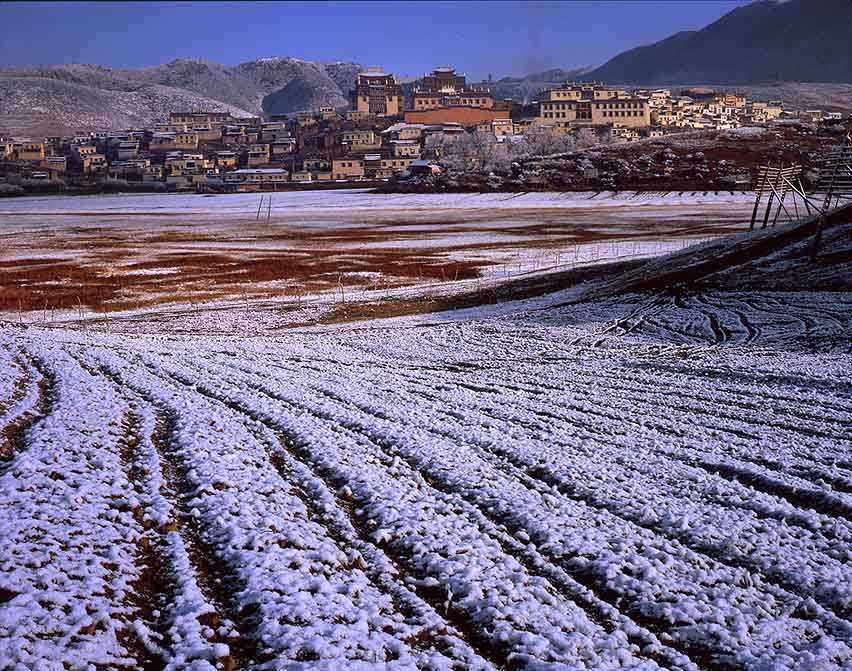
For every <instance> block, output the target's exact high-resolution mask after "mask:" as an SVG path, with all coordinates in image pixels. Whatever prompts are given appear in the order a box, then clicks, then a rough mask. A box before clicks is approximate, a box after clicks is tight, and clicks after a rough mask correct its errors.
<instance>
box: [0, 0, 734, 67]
mask: <svg viewBox="0 0 852 671" xmlns="http://www.w3.org/2000/svg"><path fill="white" fill-rule="evenodd" d="M748 2H749V0H662V1H660V0H618V1H609V2H602V1H595V2H591V1H589V2H585V1H583V2H580V1H576V2H542V1H527V2H515V1H512V0H504V1H499V0H498V1H490V2H478V1H476V2H462V1H458V2H443V1H439V0H433V1H432V2H414V1H412V2H401V1H399V2H390V1H389V2H294V3H292V4H291V3H287V2H209V3H204V2H115V3H112V2H45V3H41V2H39V3H28V2H0V67H12V66H24V65H44V64H53V63H94V64H97V65H103V66H106V67H133V68H135V67H145V66H150V65H158V64H161V63H165V62H168V61H170V60H173V59H175V58H204V59H209V60H213V61H218V62H220V63H224V64H226V65H236V64H237V63H241V62H244V61H248V60H252V59H255V58H263V57H270V56H291V57H295V58H303V59H308V60H320V61H338V60H340V61H354V62H357V63H361V64H363V65H366V66H381V67H384V68H385V69H386V70H388V71H390V72H393V73H394V74H397V75H401V76H420V75H422V74H423V73H425V72H428V71H430V70H432V69H433V68H435V67H438V66H440V65H451V66H454V67H456V68H457V69H458V70H459V71H463V72H465V73H466V74H467V75H468V77H469V78H470V79H485V78H487V77H488V75H489V74H491V75H493V76H494V78H495V79H499V78H500V77H504V76H507V75H523V74H529V73H531V72H537V71H540V70H545V69H548V68H553V67H565V68H573V67H583V66H592V65H600V64H602V63H604V62H605V61H606V60H608V59H609V58H611V57H613V56H615V55H617V54H618V53H620V52H621V51H624V50H625V49H629V48H632V47H635V46H639V45H641V44H648V43H651V42H654V41H657V40H660V39H663V38H665V37H668V36H669V35H671V34H672V33H675V32H678V31H680V30H697V29H700V28H702V27H704V26H705V25H707V24H708V23H711V22H712V21H715V20H716V19H718V18H719V17H721V16H722V15H723V14H726V13H727V12H729V11H731V10H732V9H735V8H736V7H739V6H742V5H745V4H748Z"/></svg>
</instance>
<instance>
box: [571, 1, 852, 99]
mask: <svg viewBox="0 0 852 671" xmlns="http://www.w3.org/2000/svg"><path fill="white" fill-rule="evenodd" d="M587 78H588V79H596V80H602V81H606V82H608V83H611V84H644V85H658V84H682V83H685V82H703V83H709V84H728V85H736V84H741V85H748V84H763V83H767V82H775V81H795V82H821V83H850V82H852V3H850V2H849V0H786V1H785V2H775V1H774V0H758V1H757V2H752V3H750V4H748V5H744V6H742V7H737V8H735V9H733V10H731V11H730V12H728V13H727V14H725V15H724V16H722V17H721V18H720V19H718V20H717V21H714V22H713V23H711V24H709V25H707V26H705V27H704V28H702V29H701V30H693V31H681V32H678V33H674V34H673V35H670V36H669V37H667V38H665V39H663V40H660V41H659V42H655V43H653V44H648V45H642V46H638V47H634V48H632V49H628V50H627V51H623V52H622V53H620V54H618V55H617V56H615V57H614V58H611V59H610V60H609V61H607V62H606V63H604V64H603V65H601V66H600V67H599V68H596V69H594V70H592V71H591V72H590V73H588V75H587Z"/></svg>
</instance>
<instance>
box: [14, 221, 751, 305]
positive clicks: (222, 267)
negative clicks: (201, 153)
mask: <svg viewBox="0 0 852 671" xmlns="http://www.w3.org/2000/svg"><path fill="white" fill-rule="evenodd" d="M101 214H103V213H101ZM130 214H131V213H115V212H112V213H109V214H108V215H104V216H103V217H98V218H97V219H96V220H95V221H93V222H92V224H88V221H90V217H89V215H86V214H85V213H83V214H82V215H80V214H79V213H75V214H74V215H73V217H74V218H73V219H68V218H67V217H68V216H70V215H65V214H60V215H56V214H52V213H51V214H47V213H45V214H42V215H37V214H35V213H28V214H27V215H25V216H26V217H29V219H28V220H27V222H26V223H25V224H21V222H20V218H19V219H16V220H15V223H14V224H13V225H12V227H10V229H9V230H10V232H9V233H4V232H0V249H2V250H3V251H2V252H0V311H11V312H17V311H20V312H29V311H44V312H46V313H48V312H51V311H55V310H60V311H61V310H66V311H69V310H71V311H73V310H79V311H81V312H88V311H95V312H111V311H118V310H127V309H133V308H149V307H154V306H158V305H164V304H180V303H183V304H193V303H195V304H197V303H203V302H208V301H212V300H218V299H228V298H230V299H249V298H251V299H272V298H282V297H284V298H286V297H293V298H301V297H302V296H304V295H306V294H310V293H317V292H323V291H334V290H338V289H339V288H340V287H343V288H344V289H345V288H349V289H360V290H370V289H375V290H384V289H386V288H389V287H399V286H406V285H412V284H421V283H432V282H443V281H455V280H463V279H472V278H476V277H479V276H480V275H481V274H482V273H483V271H484V270H485V269H486V268H488V267H489V266H492V265H494V264H495V263H503V262H504V261H505V260H507V259H510V258H511V257H512V255H513V254H515V253H517V252H520V251H523V250H527V256H529V250H539V251H541V253H542V255H545V254H547V255H548V256H549V257H554V258H555V255H556V254H557V253H558V252H560V250H569V249H573V246H574V245H577V244H584V243H591V242H605V241H614V240H629V241H639V240H655V239H660V238H673V237H698V236H707V235H718V234H723V233H727V232H731V231H733V230H737V229H740V228H742V225H743V221H739V220H737V218H736V214H735V213H733V214H732V213H731V211H730V210H728V211H725V210H724V209H720V210H719V211H718V216H716V215H717V212H716V211H715V210H714V209H713V208H712V207H706V208H704V210H703V211H702V214H701V215H695V213H694V212H692V211H689V210H686V211H685V212H684V213H681V209H680V208H678V207H676V206H672V210H671V214H670V215H669V216H667V217H665V218H660V217H659V213H657V214H656V217H655V216H654V215H651V216H649V217H647V218H644V219H639V218H635V217H636V214H637V211H636V210H635V208H631V207H630V205H626V206H624V207H613V208H607V209H606V210H605V211H601V210H597V209H595V208H593V207H588V208H572V209H570V210H567V209H563V208H542V209H529V208H518V209H513V210H505V211H496V210H494V209H485V208H480V209H465V210H462V211H459V212H458V213H456V214H451V213H448V212H446V211H444V212H440V213H436V211H435V210H432V211H413V212H408V211H406V218H405V219H403V218H402V217H401V216H400V214H399V212H394V211H389V212H384V213H377V214H375V215H373V216H371V218H370V220H369V221H365V220H364V217H365V215H363V214H360V216H359V215H358V214H357V213H353V214H354V216H353V218H352V219H345V220H343V221H341V222H340V223H338V222H337V221H336V220H335V221H334V222H326V221H323V223H322V225H321V226H319V225H308V226H305V225H303V224H302V223H301V222H298V223H297V222H293V221H292V220H290V221H284V222H275V221H272V222H271V223H268V224H266V223H262V224H258V223H257V222H256V221H254V220H253V219H251V220H246V219H245V218H244V217H235V218H233V219H229V220H228V221H225V222H215V223H211V224H207V223H206V222H203V221H198V220H197V219H196V218H190V217H189V216H186V215H181V216H183V217H184V218H183V219H179V218H177V217H171V218H170V219H168V220H163V221H158V220H154V221H151V222H146V223H144V224H140V223H138V218H139V217H140V216H143V215H148V214H149V213H133V214H134V217H136V218H135V219H133V218H128V217H129V215H130ZM3 216H5V215H3ZM151 216H155V215H153V213H151ZM156 216H157V217H160V216H162V215H161V214H157V215H156ZM81 221H82V222H83V223H81ZM306 221H307V223H308V224H310V219H309V218H308V219H306ZM720 221H722V222H726V223H722V224H720V223H719V222H720ZM30 222H32V223H30ZM45 223H47V224H48V225H47V226H45ZM415 225H416V226H417V228H416V229H414V228H412V226H415ZM601 225H603V226H606V228H605V229H601V228H600V226H601ZM470 235H475V236H477V237H476V238H474V239H471V238H470V237H469V236H470ZM509 236H511V237H509ZM436 238H440V243H439V244H435V243H436V242H438V240H436ZM460 253H463V254H464V258H459V254H460ZM51 317H52V315H51Z"/></svg>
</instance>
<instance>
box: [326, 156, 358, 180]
mask: <svg viewBox="0 0 852 671" xmlns="http://www.w3.org/2000/svg"><path fill="white" fill-rule="evenodd" d="M331 174H332V177H333V178H334V179H360V178H362V177H363V176H364V161H363V159H360V158H354V157H347V158H342V159H335V160H333V161H332V162H331Z"/></svg>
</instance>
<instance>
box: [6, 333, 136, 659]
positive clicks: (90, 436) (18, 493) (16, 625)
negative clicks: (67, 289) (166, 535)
mask: <svg viewBox="0 0 852 671" xmlns="http://www.w3.org/2000/svg"><path fill="white" fill-rule="evenodd" d="M28 350H29V355H30V356H31V357H32V358H33V360H34V361H35V360H37V361H38V364H37V366H38V367H39V368H40V371H41V374H42V375H43V377H44V379H45V380H47V384H48V385H49V390H48V392H47V394H46V398H47V399H49V400H48V407H46V408H45V414H44V416H43V417H41V418H40V419H39V420H38V421H36V422H34V423H33V424H31V425H30V426H29V427H28V428H27V430H26V435H25V439H26V449H25V450H23V451H21V452H19V453H18V454H17V455H16V456H15V457H14V459H13V460H12V461H11V462H10V463H9V465H8V468H7V470H6V472H5V473H4V474H3V475H2V476H0V526H2V529H0V592H1V593H2V594H3V598H2V605H0V659H2V660H4V661H5V662H6V663H7V664H8V665H9V668H25V667H28V668H39V669H57V670H58V669H69V668H70V669H87V668H92V667H93V666H95V665H97V666H100V667H101V668H116V669H119V668H133V667H136V666H137V665H138V664H140V663H142V662H143V661H144V660H145V659H146V658H147V656H148V655H149V654H150V651H151V649H152V647H153V644H152V642H151V641H150V638H149V632H148V631H147V630H146V628H145V627H144V625H141V624H140V623H138V622H137V619H136V618H137V616H138V613H137V612H136V609H135V606H134V591H135V587H136V583H137V581H138V578H139V572H138V567H137V566H136V564H135V555H136V547H137V544H138V542H139V540H140V538H141V536H142V528H141V526H140V525H139V524H138V523H137V522H136V520H135V519H134V517H133V514H132V512H131V509H132V502H131V498H130V497H128V492H129V491H131V488H130V485H129V483H128V482H127V480H126V478H125V477H124V475H123V470H122V468H121V463H120V447H119V440H120V439H121V437H122V435H123V427H122V418H123V413H124V410H125V408H124V404H123V402H122V401H121V399H119V398H117V397H116V396H115V395H114V394H112V393H111V390H110V388H109V387H108V386H106V385H104V384H103V382H102V381H100V380H98V379H96V378H93V377H92V376H90V375H88V374H87V373H86V372H85V371H84V370H83V369H81V368H80V367H79V366H77V365H76V364H75V363H74V362H73V360H70V359H69V358H68V357H67V356H65V355H64V354H63V353H62V352H61V351H59V350H58V349H55V348H53V347H51V346H40V345H38V344H35V343H33V344H31V345H30V346H29V347H28ZM84 399H85V400H84ZM89 404H91V405H89ZM81 407H94V408H97V414H95V413H91V412H89V413H82V414H81V413H80V409H81Z"/></svg>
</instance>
